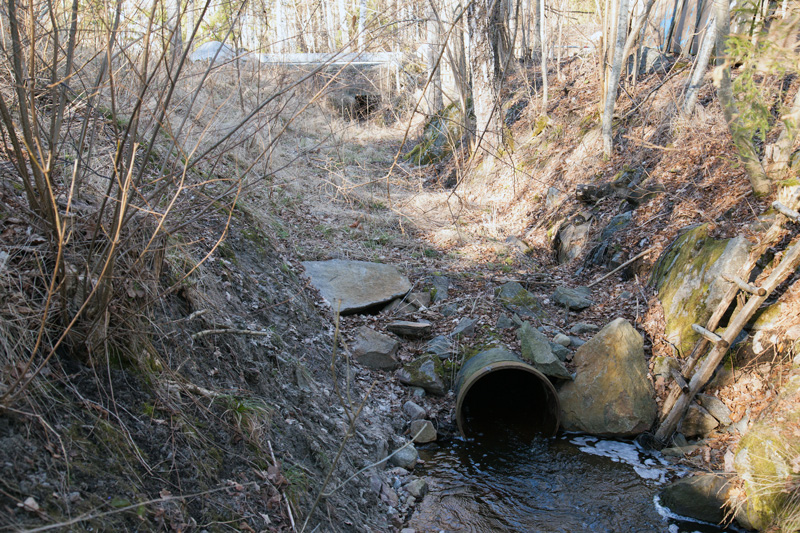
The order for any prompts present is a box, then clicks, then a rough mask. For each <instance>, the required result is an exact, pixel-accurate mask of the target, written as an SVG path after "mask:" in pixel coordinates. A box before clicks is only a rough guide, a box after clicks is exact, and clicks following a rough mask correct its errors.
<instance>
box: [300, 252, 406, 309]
mask: <svg viewBox="0 0 800 533" xmlns="http://www.w3.org/2000/svg"><path fill="white" fill-rule="evenodd" d="M303 266H304V267H305V269H306V273H307V274H308V277H309V278H310V279H311V285H313V286H314V287H315V288H316V289H317V290H318V291H319V292H320V294H321V295H322V297H323V298H324V299H325V301H326V302H328V303H329V304H330V305H331V307H332V308H333V310H334V312H335V311H337V310H338V311H339V312H340V313H342V314H348V313H357V312H359V311H364V310H367V309H369V308H371V307H375V306H377V305H380V304H383V303H386V302H389V301H391V300H393V299H394V298H397V297H398V296H402V295H404V294H405V293H407V292H408V291H409V290H411V283H410V282H409V281H408V278H406V277H405V276H404V275H402V274H401V273H400V271H398V270H397V268H395V267H394V266H392V265H384V264H380V263H368V262H366V261H346V260H342V259H334V260H332V261H304V262H303Z"/></svg>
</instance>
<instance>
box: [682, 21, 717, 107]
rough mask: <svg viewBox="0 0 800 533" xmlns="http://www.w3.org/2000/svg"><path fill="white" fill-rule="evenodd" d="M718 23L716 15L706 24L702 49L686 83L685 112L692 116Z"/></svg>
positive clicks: (712, 47)
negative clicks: (715, 19) (715, 18)
mask: <svg viewBox="0 0 800 533" xmlns="http://www.w3.org/2000/svg"><path fill="white" fill-rule="evenodd" d="M716 33H717V25H716V23H715V22H714V17H713V16H712V17H711V20H710V21H709V23H708V26H706V33H705V36H703V43H702V44H701V45H700V51H699V52H698V53H697V59H695V62H694V71H693V72H692V77H691V78H690V79H689V83H688V84H687V85H686V95H685V96H684V99H683V113H684V114H685V115H687V116H690V115H691V114H692V113H693V112H694V106H695V105H696V104H697V93H698V91H699V90H700V87H702V86H703V78H704V77H705V73H706V69H707V68H708V62H709V60H710V59H711V50H713V49H714V41H715V40H716Z"/></svg>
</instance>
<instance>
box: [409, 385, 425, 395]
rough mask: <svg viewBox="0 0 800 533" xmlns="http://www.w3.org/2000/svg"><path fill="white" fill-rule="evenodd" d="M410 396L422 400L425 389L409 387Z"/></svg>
mask: <svg viewBox="0 0 800 533" xmlns="http://www.w3.org/2000/svg"><path fill="white" fill-rule="evenodd" d="M411 396H413V397H414V398H424V397H425V389H423V388H422V387H411Z"/></svg>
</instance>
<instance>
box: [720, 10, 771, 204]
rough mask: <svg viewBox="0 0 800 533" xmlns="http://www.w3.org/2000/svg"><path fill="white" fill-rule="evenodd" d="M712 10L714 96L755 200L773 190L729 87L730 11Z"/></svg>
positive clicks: (731, 88) (731, 89)
mask: <svg viewBox="0 0 800 533" xmlns="http://www.w3.org/2000/svg"><path fill="white" fill-rule="evenodd" d="M714 10H715V16H716V28H717V31H716V34H717V39H716V45H717V70H716V72H715V76H714V77H715V78H716V79H715V83H716V85H717V95H718V96H719V101H720V103H721V104H722V112H723V114H724V115H725V122H727V123H728V130H730V132H731V137H733V144H734V145H736V149H737V151H738V152H739V159H741V160H742V164H743V165H744V168H745V170H747V175H748V177H749V178H750V185H751V186H752V187H753V192H754V193H755V195H756V196H765V195H767V194H769V193H770V192H771V190H772V187H771V186H770V182H769V179H768V178H767V174H766V172H765V171H764V167H762V166H761V161H759V159H758V153H757V152H756V149H755V146H753V139H752V137H751V136H750V134H749V132H748V130H747V128H745V127H744V124H742V121H741V119H740V118H739V110H738V109H737V107H736V101H735V100H734V98H733V87H732V86H731V69H730V66H729V65H727V64H726V60H725V57H724V56H725V41H726V40H727V38H728V33H729V32H730V24H731V18H730V11H729V8H728V2H727V0H714Z"/></svg>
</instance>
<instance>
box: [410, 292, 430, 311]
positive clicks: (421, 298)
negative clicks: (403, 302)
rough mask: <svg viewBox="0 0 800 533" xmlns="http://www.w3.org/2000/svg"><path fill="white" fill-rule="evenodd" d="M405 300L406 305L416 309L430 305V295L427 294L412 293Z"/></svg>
mask: <svg viewBox="0 0 800 533" xmlns="http://www.w3.org/2000/svg"><path fill="white" fill-rule="evenodd" d="M406 299H407V300H408V303H410V304H411V305H413V306H415V307H417V308H421V307H428V306H430V305H431V293H429V292H412V293H411V294H409V295H408V298H406Z"/></svg>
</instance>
